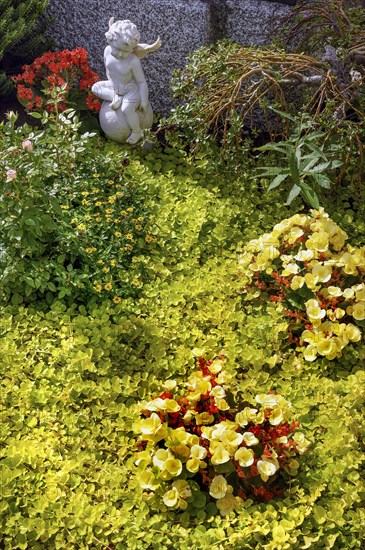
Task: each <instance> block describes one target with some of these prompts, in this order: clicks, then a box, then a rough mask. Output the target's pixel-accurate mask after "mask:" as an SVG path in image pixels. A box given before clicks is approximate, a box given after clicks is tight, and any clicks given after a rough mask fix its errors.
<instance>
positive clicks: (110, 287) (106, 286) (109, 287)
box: [104, 283, 113, 290]
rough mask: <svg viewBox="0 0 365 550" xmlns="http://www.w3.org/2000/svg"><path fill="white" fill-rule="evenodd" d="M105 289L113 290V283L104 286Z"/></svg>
mask: <svg viewBox="0 0 365 550" xmlns="http://www.w3.org/2000/svg"><path fill="white" fill-rule="evenodd" d="M104 288H105V290H111V289H112V288H113V285H112V284H111V283H106V285H104Z"/></svg>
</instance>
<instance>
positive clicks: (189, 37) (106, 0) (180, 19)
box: [47, 0, 213, 114]
mask: <svg viewBox="0 0 365 550" xmlns="http://www.w3.org/2000/svg"><path fill="white" fill-rule="evenodd" d="M47 13H48V15H50V16H52V17H54V20H55V21H54V24H53V26H52V27H51V29H50V34H51V36H52V37H53V39H54V41H55V44H56V48H57V49H60V50H61V49H73V48H76V47H82V48H85V49H86V50H87V51H88V52H89V55H90V65H91V67H92V68H93V69H94V70H95V71H97V72H98V73H99V75H100V77H101V78H102V79H105V70H104V62H103V53H104V48H105V46H106V45H107V44H106V39H105V32H106V31H107V30H108V21H109V19H110V17H115V19H116V20H117V19H130V20H131V21H132V22H133V23H135V24H136V25H137V28H138V30H139V31H140V33H141V42H143V43H153V42H154V41H155V40H156V38H157V37H158V36H160V37H161V41H162V46H161V48H160V49H159V50H158V51H157V52H154V53H152V54H150V55H149V56H147V57H146V58H144V59H143V60H142V65H143V69H144V72H145V76H146V79H147V82H148V86H149V92H150V101H151V104H152V107H153V110H154V112H155V113H163V114H167V112H168V110H169V109H170V108H171V106H172V98H171V94H170V81H171V75H172V72H173V70H174V69H177V68H180V67H183V66H184V65H185V62H186V58H187V56H188V54H189V53H190V52H192V51H194V50H196V49H197V48H199V47H200V46H202V45H204V44H207V43H209V42H211V40H212V26H213V23H212V15H211V9H210V7H209V5H208V4H207V3H205V2H202V1H200V0H189V1H188V2H187V1H186V0H102V1H100V0H87V1H85V0H50V2H49V6H48V12H47Z"/></svg>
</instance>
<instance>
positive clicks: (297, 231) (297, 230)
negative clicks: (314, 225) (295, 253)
mask: <svg viewBox="0 0 365 550" xmlns="http://www.w3.org/2000/svg"><path fill="white" fill-rule="evenodd" d="M302 235H304V231H303V229H302V228H301V227H296V226H295V227H292V228H291V230H290V231H289V234H288V237H287V241H288V242H289V243H290V244H293V243H295V241H296V240H298V239H299V238H300V237H301V236H302Z"/></svg>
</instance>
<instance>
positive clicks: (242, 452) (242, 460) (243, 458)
mask: <svg viewBox="0 0 365 550" xmlns="http://www.w3.org/2000/svg"><path fill="white" fill-rule="evenodd" d="M234 458H235V460H237V461H238V463H239V465H240V466H242V468H247V467H248V466H251V464H253V462H254V460H255V454H254V452H253V450H252V449H247V448H246V447H241V448H240V449H238V450H237V451H236V453H235V455H234Z"/></svg>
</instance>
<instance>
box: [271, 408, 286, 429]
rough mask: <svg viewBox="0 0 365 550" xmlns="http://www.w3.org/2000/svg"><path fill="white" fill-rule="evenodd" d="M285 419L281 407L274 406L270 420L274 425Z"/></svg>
mask: <svg viewBox="0 0 365 550" xmlns="http://www.w3.org/2000/svg"><path fill="white" fill-rule="evenodd" d="M283 420H284V416H283V410H282V408H281V407H274V408H273V409H272V411H271V413H270V417H269V422H270V424H271V425H272V426H278V424H280V422H282V421H283Z"/></svg>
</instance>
